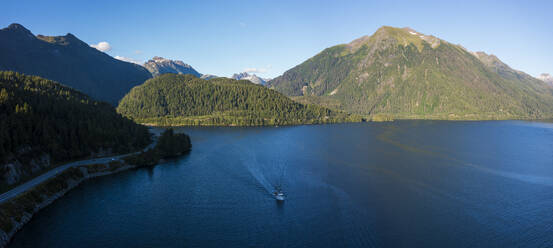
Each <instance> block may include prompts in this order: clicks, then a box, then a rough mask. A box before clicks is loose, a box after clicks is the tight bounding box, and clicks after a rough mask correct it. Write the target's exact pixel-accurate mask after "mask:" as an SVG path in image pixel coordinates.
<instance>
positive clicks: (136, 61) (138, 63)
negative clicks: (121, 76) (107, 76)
mask: <svg viewBox="0 0 553 248" xmlns="http://www.w3.org/2000/svg"><path fill="white" fill-rule="evenodd" d="M115 58H116V59H118V60H121V61H125V62H129V63H135V64H137V65H142V63H141V62H140V61H138V60H135V59H131V58H127V57H123V56H119V55H118V56H115Z"/></svg>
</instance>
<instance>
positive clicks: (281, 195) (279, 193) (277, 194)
mask: <svg viewBox="0 0 553 248" xmlns="http://www.w3.org/2000/svg"><path fill="white" fill-rule="evenodd" d="M273 196H274V197H275V199H276V200H277V201H284V193H283V192H282V190H280V189H276V190H275V191H274V192H273Z"/></svg>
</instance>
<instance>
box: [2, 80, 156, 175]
mask: <svg viewBox="0 0 553 248" xmlns="http://www.w3.org/2000/svg"><path fill="white" fill-rule="evenodd" d="M150 140H151V138H150V135H149V132H148V130H147V128H146V127H144V126H142V125H138V124H136V123H134V122H133V121H132V120H129V119H127V118H124V117H122V116H121V115H120V114H118V113H117V112H116V111H115V109H114V108H113V107H112V106H111V105H109V104H107V103H104V102H99V101H95V100H93V99H91V98H90V97H88V96H86V95H85V94H82V93H80V92H78V91H76V90H73V89H71V88H69V87H66V86H63V85H61V84H59V83H56V82H54V81H50V80H47V79H44V78H41V77H37V76H26V75H23V74H20V73H16V72H11V71H3V72H0V162H1V163H0V169H1V170H0V173H2V176H4V174H5V172H6V170H7V169H6V168H4V167H2V166H1V165H4V164H5V163H7V162H10V161H14V160H19V161H20V162H22V163H23V166H27V167H28V165H26V163H27V162H29V161H30V160H31V159H34V158H35V157H37V156H40V155H44V154H48V155H49V156H50V158H51V162H53V163H56V162H63V161H68V160H72V159H77V158H82V157H85V156H89V155H91V153H98V152H101V151H104V152H106V151H111V152H114V153H124V152H129V151H133V150H137V149H140V148H142V147H145V146H146V145H147V144H149V143H150ZM18 169H20V168H18ZM23 170H24V171H23V172H24V173H25V172H27V171H30V170H35V169H33V168H23Z"/></svg>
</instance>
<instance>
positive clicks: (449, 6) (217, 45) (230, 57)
mask: <svg viewBox="0 0 553 248" xmlns="http://www.w3.org/2000/svg"><path fill="white" fill-rule="evenodd" d="M2 9H3V11H2V15H1V16H0V26H3V27H5V26H7V25H9V24H10V23H13V22H17V23H20V24H22V25H24V26H25V27H27V28H28V29H29V30H31V31H32V32H33V33H34V34H43V35H64V34H66V33H68V32H69V33H72V34H75V35H76V36H77V37H79V38H80V39H81V40H83V41H85V42H87V43H89V44H96V43H98V42H102V41H105V42H108V43H109V44H110V46H111V50H109V51H107V53H108V54H110V55H112V56H114V57H115V56H122V57H126V58H132V59H134V60H136V61H141V62H143V61H145V60H147V59H149V58H151V57H153V56H162V57H166V58H171V59H178V60H183V61H184V62H185V63H189V64H190V65H192V66H193V67H194V68H195V69H196V70H198V71H199V72H201V73H206V74H215V75H218V76H230V75H232V73H236V72H241V71H244V70H247V69H249V70H250V71H254V72H255V71H257V74H258V75H260V76H262V77H275V76H278V75H280V74H282V73H283V72H284V71H286V70H288V69H290V68H292V67H294V66H295V65H298V64H300V63H301V62H303V61H305V60H306V59H308V58H310V57H312V56H314V55H315V54H317V53H318V52H320V51H321V50H322V49H324V48H327V47H330V46H333V45H337V44H341V43H348V42H350V41H351V40H354V39H356V38H358V37H360V36H363V35H370V34H372V33H373V32H374V31H376V29H378V27H380V26H382V25H388V26H396V27H406V26H408V27H411V28H413V29H415V30H417V31H419V32H422V33H425V34H430V35H434V36H437V37H439V38H441V39H444V40H446V41H449V42H451V43H455V44H461V45H463V46H464V47H466V48H467V49H469V50H471V51H485V52H487V53H492V54H495V55H497V56H498V57H499V58H500V59H501V60H503V61H504V62H506V63H507V64H509V65H510V66H511V67H513V68H515V69H518V70H522V71H525V72H527V73H529V74H531V75H534V76H536V75H538V74H540V73H542V72H548V73H553V17H552V16H553V1H527V3H525V1H324V0H319V1H299V0H297V1H287V0H280V1H205V0H204V1H127V0H124V1H104V0H97V1H88V2H86V3H85V1H75V0H72V1H56V0H51V1H25V0H3V1H2Z"/></svg>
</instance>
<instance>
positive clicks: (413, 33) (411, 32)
mask: <svg viewBox="0 0 553 248" xmlns="http://www.w3.org/2000/svg"><path fill="white" fill-rule="evenodd" d="M409 33H410V34H412V35H417V33H415V32H413V31H409Z"/></svg>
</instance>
